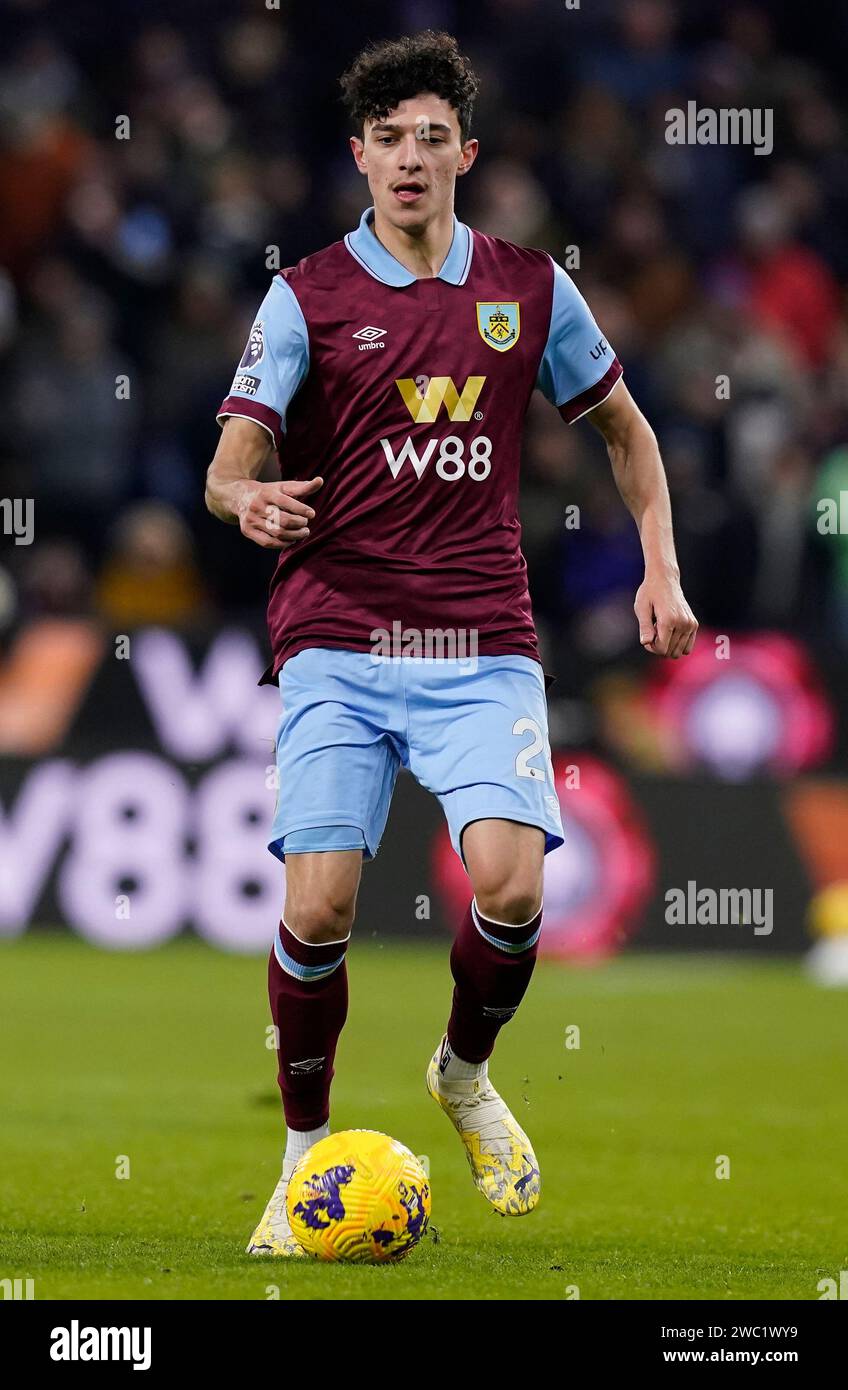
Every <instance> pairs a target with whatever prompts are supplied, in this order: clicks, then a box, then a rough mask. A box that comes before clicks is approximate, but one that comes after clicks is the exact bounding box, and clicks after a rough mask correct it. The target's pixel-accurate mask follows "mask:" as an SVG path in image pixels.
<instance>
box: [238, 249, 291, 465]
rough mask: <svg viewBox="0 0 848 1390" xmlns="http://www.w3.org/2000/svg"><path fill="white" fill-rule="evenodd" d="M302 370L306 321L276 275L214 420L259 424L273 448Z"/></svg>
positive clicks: (288, 287) (280, 433)
mask: <svg viewBox="0 0 848 1390" xmlns="http://www.w3.org/2000/svg"><path fill="white" fill-rule="evenodd" d="M308 371H309V331H308V329H307V326H306V320H305V319H304V317H303V311H302V310H301V307H300V305H299V303H298V301H297V296H296V295H295V293H294V291H293V290H292V289H291V287H290V286H289V284H288V282H287V281H286V280H284V279H283V278H282V276H280V275H277V276H275V278H274V280H273V281H272V282H271V288H270V289H269V290H268V293H267V294H266V296H265V298H264V299H263V301H262V303H261V305H260V306H259V312H258V313H257V315H256V318H255V320H254V323H253V327H252V328H251V330H250V336H249V337H248V340H247V343H246V345H245V349H244V352H243V353H242V357H241V361H240V362H239V364H238V367H237V368H236V374H235V376H234V378H233V384H232V386H231V387H230V390H229V394H228V395H227V398H226V400H225V401H224V403H223V405H222V406H221V408H220V410H219V412H218V421H219V423H220V422H221V421H222V420H224V419H226V418H227V417H228V416H230V415H243V416H245V417H246V418H247V419H248V420H255V421H256V423H257V424H260V425H263V426H264V428H265V429H267V430H268V431H269V433H270V434H271V436H272V438H273V440H274V444H275V446H276V447H277V448H279V446H280V441H281V439H282V435H283V433H284V432H285V427H286V411H287V409H288V407H289V403H290V402H291V400H292V398H293V397H294V395H295V393H296V392H297V390H298V389H299V387H300V386H301V385H302V383H303V381H304V379H305V377H306V374H307V372H308Z"/></svg>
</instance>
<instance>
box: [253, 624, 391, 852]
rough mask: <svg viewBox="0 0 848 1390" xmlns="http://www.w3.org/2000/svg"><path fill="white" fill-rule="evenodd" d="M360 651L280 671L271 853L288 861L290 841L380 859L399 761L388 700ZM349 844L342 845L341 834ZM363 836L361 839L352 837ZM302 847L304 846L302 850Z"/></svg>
mask: <svg viewBox="0 0 848 1390" xmlns="http://www.w3.org/2000/svg"><path fill="white" fill-rule="evenodd" d="M364 660H367V658H362V654H361V653H357V652H333V651H329V650H323V649H309V650H307V651H304V652H301V653H300V654H299V655H298V656H296V657H293V658H292V659H291V660H290V661H288V662H287V663H286V665H285V666H284V667H283V671H282V674H281V678H280V691H281V695H282V700H283V713H282V717H281V720H280V726H279V731H278V735H277V777H278V787H279V790H278V794H277V807H276V811H275V814H274V824H273V827H272V831H271V836H270V840H269V846H268V847H269V849H270V850H271V851H272V853H273V854H276V855H277V856H278V857H279V858H281V859H285V860H286V861H288V858H289V849H290V847H291V844H292V840H291V837H292V836H293V835H297V836H303V835H305V834H307V833H308V836H309V839H308V842H307V843H306V846H305V847H306V848H308V849H313V850H316V851H336V850H337V849H345V850H348V849H354V848H360V847H361V848H362V849H363V852H364V855H365V858H366V859H370V858H373V856H374V855H375V854H376V852H377V849H378V847H379V843H380V839H381V837H382V834H383V830H384V828H385V824H386V818H387V816H388V809H389V804H390V802H391V797H392V791H393V789H394V784H395V780H396V778H397V773H398V767H399V756H398V752H397V749H396V747H395V744H394V742H393V740H392V739H391V738H390V737H389V735H388V734H386V733H384V731H383V728H384V723H383V721H384V710H383V707H382V706H383V703H384V701H383V700H382V698H381V692H380V691H379V690H378V689H377V690H375V689H374V686H373V682H372V685H371V686H370V687H369V684H368V678H369V676H370V672H369V670H368V668H367V667H366V666H364V665H363V661H364ZM340 828H341V829H343V830H346V838H345V839H343V840H342V841H340V840H339V830H340ZM355 831H358V832H359V835H360V837H361V838H360V839H359V840H357V839H355V838H351V832H355ZM299 847H301V848H302V847H303V844H302V843H301V845H300V846H299Z"/></svg>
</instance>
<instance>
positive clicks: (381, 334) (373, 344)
mask: <svg viewBox="0 0 848 1390" xmlns="http://www.w3.org/2000/svg"><path fill="white" fill-rule="evenodd" d="M388 331H389V330H388V329H387V328H375V327H374V325H373V324H370V323H366V325H365V327H364V328H360V330H359V332H358V333H351V335H350V336H351V337H352V338H358V339H359V342H358V344H357V346H358V347H359V351H360V352H371V351H373V349H374V348H384V347H385V346H386V344H385V343H383V342H381V341H380V339H381V338H385V336H386V334H387V333H388Z"/></svg>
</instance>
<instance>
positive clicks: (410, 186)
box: [392, 179, 427, 204]
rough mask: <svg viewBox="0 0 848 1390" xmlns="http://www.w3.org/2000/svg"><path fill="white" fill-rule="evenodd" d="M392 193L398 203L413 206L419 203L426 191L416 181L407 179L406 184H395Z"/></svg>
mask: <svg viewBox="0 0 848 1390" xmlns="http://www.w3.org/2000/svg"><path fill="white" fill-rule="evenodd" d="M392 192H393V193H394V195H395V197H396V198H398V199H399V200H400V202H402V203H408V204H413V203H417V202H419V201H420V199H421V198H423V197H424V194H425V193H426V192H427V190H426V188H425V187H424V185H423V183H419V182H418V180H417V179H409V180H408V181H407V182H406V183H396V184H395V186H394V188H393V189H392Z"/></svg>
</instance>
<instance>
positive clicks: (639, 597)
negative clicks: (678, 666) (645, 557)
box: [633, 574, 698, 661]
mask: <svg viewBox="0 0 848 1390" xmlns="http://www.w3.org/2000/svg"><path fill="white" fill-rule="evenodd" d="M633 611H634V612H635V614H636V617H637V619H638V621H639V641H640V642H641V643H642V646H643V647H644V648H645V651H646V652H652V653H653V655H654V656H670V657H671V658H672V660H674V661H676V660H677V658H678V657H679V656H688V655H689V653H690V652H691V650H692V648H693V647H694V645H695V637H696V636H697V633H698V621H697V619H696V617H695V614H694V613H693V612H692V609H691V608H690V607H689V604H688V603H687V602H686V599H685V598H684V596H683V590H682V589H681V587H680V582H679V580H677V579H675V578H673V576H671V575H651V574H646V575H645V578H644V580H643V581H642V583H641V584H640V585H639V589H638V591H637V593H636V602H635V603H634V605H633Z"/></svg>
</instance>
